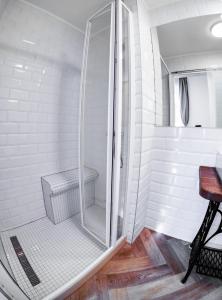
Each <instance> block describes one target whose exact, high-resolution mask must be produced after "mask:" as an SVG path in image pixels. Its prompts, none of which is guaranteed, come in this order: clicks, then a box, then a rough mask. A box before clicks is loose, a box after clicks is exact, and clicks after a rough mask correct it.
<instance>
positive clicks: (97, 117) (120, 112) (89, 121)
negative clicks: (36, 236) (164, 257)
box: [79, 1, 132, 247]
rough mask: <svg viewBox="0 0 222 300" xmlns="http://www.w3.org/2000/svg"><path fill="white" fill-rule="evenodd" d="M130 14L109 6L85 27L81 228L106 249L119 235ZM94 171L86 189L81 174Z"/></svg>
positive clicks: (124, 169)
mask: <svg viewBox="0 0 222 300" xmlns="http://www.w3.org/2000/svg"><path fill="white" fill-rule="evenodd" d="M130 24H131V23H130V12H129V10H128V8H127V7H126V6H125V5H124V3H123V2H121V1H117V2H116V3H115V2H112V3H111V4H109V5H107V6H106V7H104V8H103V9H101V10H99V11H98V12H97V13H96V14H94V15H93V16H92V17H91V18H90V19H89V20H88V22H87V29H86V35H85V46H84V58H83V70H82V82H81V100H80V101H81V112H80V124H81V125H80V143H79V145H80V149H79V154H80V164H79V170H80V195H81V197H80V198H81V223H82V226H83V227H84V229H85V230H87V232H89V233H90V234H91V235H92V236H94V237H95V238H96V239H97V240H99V241H100V242H101V243H103V244H104V245H106V246H107V247H109V246H110V245H111V244H114V243H115V241H116V239H117V238H118V237H120V236H121V235H122V230H123V219H124V218H123V211H124V205H125V197H126V193H127V178H128V171H129V170H128V159H129V148H128V145H129V131H130V126H129V124H130V116H129V112H130V108H131V107H130V101H129V100H130V99H129V97H130V91H129V89H130V86H131V81H130V57H131V53H130V42H131V41H130V39H129V37H130V31H131V30H132V28H131V27H130ZM88 168H90V169H93V170H96V171H97V172H98V174H99V175H98V178H97V180H96V183H95V190H94V191H90V193H89V191H88V190H87V179H86V174H85V170H87V169H88Z"/></svg>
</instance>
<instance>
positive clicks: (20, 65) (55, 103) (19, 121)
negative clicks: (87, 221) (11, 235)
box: [0, 0, 83, 230]
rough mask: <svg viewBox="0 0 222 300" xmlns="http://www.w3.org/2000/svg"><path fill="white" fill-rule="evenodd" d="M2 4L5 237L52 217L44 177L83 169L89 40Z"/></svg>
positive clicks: (30, 11) (0, 137)
mask: <svg viewBox="0 0 222 300" xmlns="http://www.w3.org/2000/svg"><path fill="white" fill-rule="evenodd" d="M0 4H1V5H0V8H1V9H2V10H1V17H0V28H1V31H0V230H5V229H7V228H12V227H14V226H19V225H21V224H24V223H27V222H30V221H32V220H35V219H38V218H40V217H43V216H44V215H45V209H44V203H43V198H42V190H41V183H40V177H41V176H43V175H46V174H50V173H54V172H57V171H60V170H64V169H70V168H72V167H77V165H78V162H77V154H78V153H77V150H78V141H77V138H78V102H79V80H80V63H81V55H82V46H83V34H82V33H81V32H80V31H78V30H76V29H75V28H73V27H72V26H69V25H67V24H66V23H63V22H61V21H59V20H58V19H56V18H54V17H52V16H50V15H48V14H47V13H44V12H43V11H42V10H38V9H36V8H33V7H32V6H30V5H27V4H26V3H24V2H20V1H16V0H8V1H4V3H3V1H2V2H1V3H0ZM3 4H4V5H3ZM15 29H16V30H15Z"/></svg>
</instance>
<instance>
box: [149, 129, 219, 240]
mask: <svg viewBox="0 0 222 300" xmlns="http://www.w3.org/2000/svg"><path fill="white" fill-rule="evenodd" d="M221 131H222V130H221V129H202V128H195V129H194V128H166V127H165V128H164V127H163V128H155V137H154V139H153V150H152V177H151V186H150V191H149V201H148V203H147V217H146V226H148V227H150V228H153V229H155V230H157V231H160V232H164V233H166V234H169V235H172V236H175V237H177V238H181V239H184V240H187V241H191V240H192V239H193V237H194V235H195V233H196V232H197V230H198V227H199V226H200V224H201V222H202V218H203V217H204V214H205V211H206V208H207V205H208V201H207V200H205V199H203V198H201V197H200V196H199V172H198V171H199V166H200V165H205V166H214V165H215V160H216V153H217V152H218V151H222V132H221ZM217 241H218V242H220V243H221V241H220V240H217Z"/></svg>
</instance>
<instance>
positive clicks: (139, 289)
mask: <svg viewBox="0 0 222 300" xmlns="http://www.w3.org/2000/svg"><path fill="white" fill-rule="evenodd" d="M189 251H190V250H189V245H188V244H187V243H185V242H183V241H180V240H177V239H174V238H169V237H167V236H165V235H163V234H159V233H155V232H152V231H150V230H148V229H144V230H143V232H142V233H141V234H140V236H139V237H138V238H137V239H136V241H135V242H134V243H133V244H132V245H129V244H127V243H125V245H124V246H123V247H122V248H121V250H120V251H119V252H118V253H117V254H116V255H115V256H114V257H113V258H112V259H111V260H110V261H109V262H108V263H107V264H106V265H105V266H104V267H103V268H102V269H101V270H100V271H99V272H98V273H97V274H96V275H95V276H93V277H92V278H91V279H90V280H89V281H87V282H86V283H85V284H84V285H83V286H82V287H80V288H79V289H78V290H77V291H76V292H75V293H73V294H72V295H70V296H69V297H68V298H66V300H85V299H90V300H96V299H101V300H106V299H110V300H114V299H115V300H120V299H121V300H142V299H143V300H145V299H147V300H148V299H156V300H157V299H158V300H174V299H175V300H196V299H202V300H222V281H221V280H219V279H213V278H210V277H207V276H200V275H198V274H196V273H195V272H193V273H192V275H191V276H190V278H189V279H188V281H187V283H186V284H185V285H183V284H181V283H180V280H181V278H182V277H183V275H184V272H185V270H186V267H187V263H188V257H189Z"/></svg>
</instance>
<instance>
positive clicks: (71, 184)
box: [42, 167, 99, 224]
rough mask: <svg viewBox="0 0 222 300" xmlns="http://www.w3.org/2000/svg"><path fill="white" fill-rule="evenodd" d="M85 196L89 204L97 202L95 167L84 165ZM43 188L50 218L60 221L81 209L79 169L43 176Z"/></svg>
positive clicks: (56, 221) (53, 220)
mask: <svg viewBox="0 0 222 300" xmlns="http://www.w3.org/2000/svg"><path fill="white" fill-rule="evenodd" d="M83 173H84V178H85V180H84V184H85V198H86V204H87V206H90V205H93V204H94V202H95V180H96V178H97V177H98V176H99V174H98V172H97V171H96V170H94V169H91V168H88V167H84V172H83ZM42 189H43V196H44V201H45V208H46V213H47V216H48V218H49V219H50V220H51V221H52V222H53V223H54V224H57V223H60V222H62V221H64V220H66V219H68V218H70V217H72V216H73V215H75V214H77V213H79V211H80V198H79V169H72V170H68V171H64V172H59V173H56V174H51V175H47V176H44V177H42Z"/></svg>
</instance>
